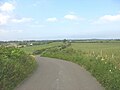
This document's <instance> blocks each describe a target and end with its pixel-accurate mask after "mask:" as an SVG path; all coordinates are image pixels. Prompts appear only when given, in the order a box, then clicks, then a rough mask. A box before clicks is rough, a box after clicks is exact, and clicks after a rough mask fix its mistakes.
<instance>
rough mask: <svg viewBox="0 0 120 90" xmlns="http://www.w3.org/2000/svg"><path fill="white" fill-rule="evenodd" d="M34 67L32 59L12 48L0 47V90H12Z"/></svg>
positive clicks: (34, 63) (34, 62)
mask: <svg viewBox="0 0 120 90" xmlns="http://www.w3.org/2000/svg"><path fill="white" fill-rule="evenodd" d="M35 67H36V61H35V60H34V58H33V57H31V56H29V55H27V54H26V53H25V52H23V51H21V50H20V49H18V48H14V47H0V90H13V89H14V88H15V87H16V86H17V85H18V84H19V83H20V82H21V81H23V80H24V79H25V78H26V77H27V76H28V74H30V73H31V72H32V71H33V70H34V69H35Z"/></svg>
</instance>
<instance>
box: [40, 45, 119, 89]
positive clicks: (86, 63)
mask: <svg viewBox="0 0 120 90" xmlns="http://www.w3.org/2000/svg"><path fill="white" fill-rule="evenodd" d="M42 56H45V57H52V58H59V59H64V60H67V61H71V62H74V63H77V64H79V65H81V66H82V67H84V68H86V70H88V71H89V72H91V74H92V75H93V76H94V77H95V78H96V79H97V80H98V81H99V82H100V83H101V84H102V86H103V87H105V89H106V90H120V43H72V44H71V46H68V47H66V48H65V49H59V48H58V47H55V48H51V49H49V50H46V52H44V53H43V54H42Z"/></svg>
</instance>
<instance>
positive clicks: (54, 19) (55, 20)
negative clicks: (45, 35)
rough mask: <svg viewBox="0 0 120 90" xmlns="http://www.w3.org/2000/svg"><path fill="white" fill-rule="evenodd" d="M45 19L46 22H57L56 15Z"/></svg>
mask: <svg viewBox="0 0 120 90" xmlns="http://www.w3.org/2000/svg"><path fill="white" fill-rule="evenodd" d="M46 21H48V22H57V21H58V19H57V18H56V17H53V18H48V19H47V20H46Z"/></svg>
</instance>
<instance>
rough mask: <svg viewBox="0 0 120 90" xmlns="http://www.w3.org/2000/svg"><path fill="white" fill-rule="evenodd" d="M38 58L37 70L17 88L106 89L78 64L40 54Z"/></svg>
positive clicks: (24, 89) (23, 89)
mask: <svg viewBox="0 0 120 90" xmlns="http://www.w3.org/2000/svg"><path fill="white" fill-rule="evenodd" d="M36 60H37V62H38V64H39V65H38V68H37V70H36V71H35V72H34V73H33V74H32V75H31V76H30V77H29V78H27V79H26V80H25V81H24V82H23V83H22V84H21V85H19V86H18V87H17V88H16V89H15V90H104V88H103V87H102V86H101V85H100V84H99V83H98V82H97V81H96V79H95V78H94V77H92V76H91V74H90V73H89V72H87V71H86V70H85V69H83V68H82V67H80V66H79V65H77V64H74V63H72V62H67V61H63V60H58V59H52V58H45V57H39V56H36Z"/></svg>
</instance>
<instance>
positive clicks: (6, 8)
mask: <svg viewBox="0 0 120 90" xmlns="http://www.w3.org/2000/svg"><path fill="white" fill-rule="evenodd" d="M14 9H15V6H14V5H13V4H11V3H8V2H5V3H4V4H3V5H2V6H0V10H1V11H5V12H10V11H13V10H14Z"/></svg>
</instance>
